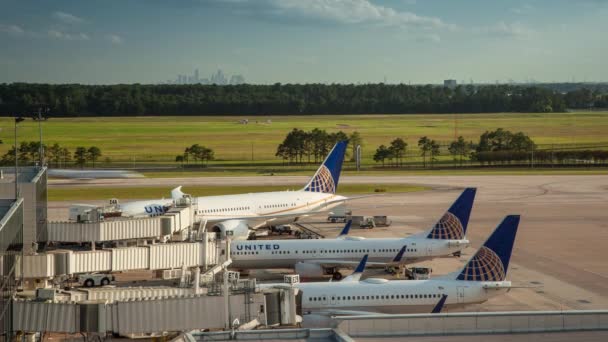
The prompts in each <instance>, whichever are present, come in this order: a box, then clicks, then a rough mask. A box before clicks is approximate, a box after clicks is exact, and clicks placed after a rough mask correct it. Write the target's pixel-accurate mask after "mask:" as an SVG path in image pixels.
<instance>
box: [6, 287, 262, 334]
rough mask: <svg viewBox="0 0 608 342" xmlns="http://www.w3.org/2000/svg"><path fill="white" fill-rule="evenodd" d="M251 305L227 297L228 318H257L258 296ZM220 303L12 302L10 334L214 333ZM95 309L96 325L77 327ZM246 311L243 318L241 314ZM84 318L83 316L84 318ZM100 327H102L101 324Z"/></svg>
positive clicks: (194, 299) (204, 299) (219, 323)
mask: <svg viewBox="0 0 608 342" xmlns="http://www.w3.org/2000/svg"><path fill="white" fill-rule="evenodd" d="M251 299H252V303H251V305H249V306H245V305H244V303H245V300H246V297H245V295H243V294H237V295H233V296H231V300H230V302H231V308H230V310H231V314H232V317H251V319H254V318H257V316H258V313H259V312H260V310H261V305H263V303H264V295H263V294H262V293H254V294H252V295H251ZM223 301H224V299H223V297H218V296H184V297H179V298H166V299H158V300H141V301H139V300H138V301H129V300H127V301H124V302H115V303H112V304H88V303H82V304H73V303H44V302H32V301H15V310H14V314H13V317H14V330H15V331H25V332H37V331H40V332H62V333H76V332H79V331H87V329H93V330H88V331H96V330H95V329H101V328H103V329H104V330H105V331H110V332H115V333H120V334H122V335H127V334H135V333H152V332H159V331H185V330H193V329H218V328H223V327H224V302H223ZM91 305H96V306H98V307H99V310H98V314H99V315H100V316H99V317H98V322H99V324H98V325H95V324H91V323H94V322H92V321H91V318H95V317H93V316H94V315H93V316H91V317H88V318H87V322H88V324H81V323H83V322H81V319H80V318H81V316H82V315H81V313H82V312H81V311H82V310H83V307H87V310H85V311H87V312H88V311H90V310H88V309H89V307H90V306H91ZM247 308H248V309H249V310H250V311H249V312H248V313H247V314H246V313H245V310H247ZM84 316H87V315H84ZM102 323H103V324H102Z"/></svg>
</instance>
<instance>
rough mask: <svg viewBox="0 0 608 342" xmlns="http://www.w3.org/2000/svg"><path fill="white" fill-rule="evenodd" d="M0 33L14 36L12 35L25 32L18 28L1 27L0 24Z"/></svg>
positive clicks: (12, 26) (14, 26)
mask: <svg viewBox="0 0 608 342" xmlns="http://www.w3.org/2000/svg"><path fill="white" fill-rule="evenodd" d="M0 32H4V33H9V34H14V35H20V34H23V33H25V31H24V30H23V29H22V28H21V27H20V26H17V25H3V24H0Z"/></svg>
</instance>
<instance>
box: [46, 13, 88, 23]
mask: <svg viewBox="0 0 608 342" xmlns="http://www.w3.org/2000/svg"><path fill="white" fill-rule="evenodd" d="M53 18H55V19H57V20H59V21H62V22H64V23H66V24H80V23H82V22H84V19H82V18H80V17H77V16H75V15H73V14H70V13H66V12H62V11H55V12H53Z"/></svg>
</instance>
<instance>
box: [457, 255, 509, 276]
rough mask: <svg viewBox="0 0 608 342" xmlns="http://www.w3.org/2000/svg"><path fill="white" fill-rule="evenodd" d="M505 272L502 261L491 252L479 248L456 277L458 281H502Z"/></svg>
mask: <svg viewBox="0 0 608 342" xmlns="http://www.w3.org/2000/svg"><path fill="white" fill-rule="evenodd" d="M505 278H506V272H505V269H504V266H503V264H502V261H500V258H499V257H498V255H496V253H494V251H493V250H491V249H489V248H488V247H485V246H483V247H481V249H479V251H478V252H477V253H476V254H475V256H474V257H473V259H471V261H469V263H468V264H467V266H466V267H465V269H464V270H462V272H461V273H460V275H459V276H458V279H460V280H474V281H503V280H505Z"/></svg>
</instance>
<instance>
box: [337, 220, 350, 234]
mask: <svg viewBox="0 0 608 342" xmlns="http://www.w3.org/2000/svg"><path fill="white" fill-rule="evenodd" d="M352 224H353V220H348V222H346V225H345V226H344V228H342V231H341V232H340V235H338V236H346V235H348V231H349V230H350V226H351V225H352Z"/></svg>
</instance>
